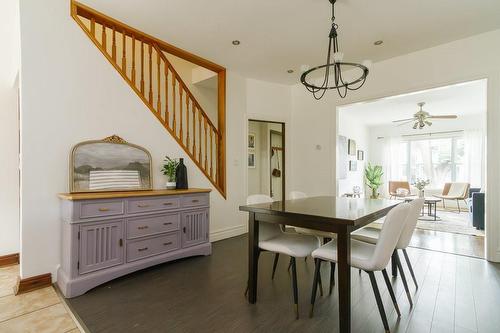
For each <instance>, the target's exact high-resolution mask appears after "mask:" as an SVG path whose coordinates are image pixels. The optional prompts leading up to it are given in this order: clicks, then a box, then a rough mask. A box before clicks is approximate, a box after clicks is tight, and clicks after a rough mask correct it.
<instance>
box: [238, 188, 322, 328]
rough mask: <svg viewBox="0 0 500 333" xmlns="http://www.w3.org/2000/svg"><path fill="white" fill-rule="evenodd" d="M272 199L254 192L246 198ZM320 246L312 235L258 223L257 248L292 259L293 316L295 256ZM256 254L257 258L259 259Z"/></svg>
mask: <svg viewBox="0 0 500 333" xmlns="http://www.w3.org/2000/svg"><path fill="white" fill-rule="evenodd" d="M271 202H273V199H272V198H271V197H269V196H267V195H263V194H255V195H250V196H249V197H248V198H247V204H248V205H253V204H259V203H271ZM319 246H320V242H319V239H318V238H317V237H314V236H309V235H300V234H296V233H288V232H283V230H282V229H281V228H280V225H279V224H274V223H260V225H259V250H260V251H269V252H274V253H276V254H285V255H288V256H290V257H291V258H292V259H291V261H292V265H291V270H292V289H293V301H294V304H295V317H296V318H297V319H298V318H299V305H298V288H297V264H296V258H304V257H307V256H308V255H310V254H311V252H312V251H314V250H315V249H317V248H318V247H319ZM260 251H259V255H260ZM259 255H258V256H257V260H258V259H259Z"/></svg>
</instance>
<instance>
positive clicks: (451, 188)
mask: <svg viewBox="0 0 500 333" xmlns="http://www.w3.org/2000/svg"><path fill="white" fill-rule="evenodd" d="M469 188H470V184H469V183H446V184H445V185H444V190H443V195H447V196H450V197H454V198H457V199H465V198H467V195H468V192H469ZM445 190H447V192H446V193H444V191H445Z"/></svg>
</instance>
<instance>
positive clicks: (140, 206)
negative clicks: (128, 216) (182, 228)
mask: <svg viewBox="0 0 500 333" xmlns="http://www.w3.org/2000/svg"><path fill="white" fill-rule="evenodd" d="M179 206H180V199H179V197H164V198H151V199H134V200H129V202H128V212H129V213H143V212H151V211H157V210H168V209H175V208H179Z"/></svg>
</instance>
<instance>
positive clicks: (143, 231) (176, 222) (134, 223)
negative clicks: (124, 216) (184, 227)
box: [127, 214, 181, 239]
mask: <svg viewBox="0 0 500 333" xmlns="http://www.w3.org/2000/svg"><path fill="white" fill-rule="evenodd" d="M180 221H181V216H180V214H163V215H155V216H148V217H138V218H131V219H129V220H128V221H127V239H133V238H138V237H144V236H152V235H155V234H161V233H164V232H170V231H175V230H179V229H180Z"/></svg>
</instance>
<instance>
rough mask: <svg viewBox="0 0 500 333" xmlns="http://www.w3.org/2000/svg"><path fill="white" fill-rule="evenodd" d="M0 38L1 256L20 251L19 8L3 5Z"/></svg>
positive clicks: (12, 1)
mask: <svg viewBox="0 0 500 333" xmlns="http://www.w3.org/2000/svg"><path fill="white" fill-rule="evenodd" d="M0 35H1V36H2V38H3V42H2V46H3V49H2V51H1V52H0V165H1V169H0V184H1V190H0V212H1V215H0V256H2V255H7V254H13V253H18V252H19V134H18V130H19V124H18V112H17V96H18V94H17V91H18V80H16V77H17V75H18V71H19V57H20V46H19V5H18V2H17V1H15V0H6V1H3V2H2V10H1V11H0Z"/></svg>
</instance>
